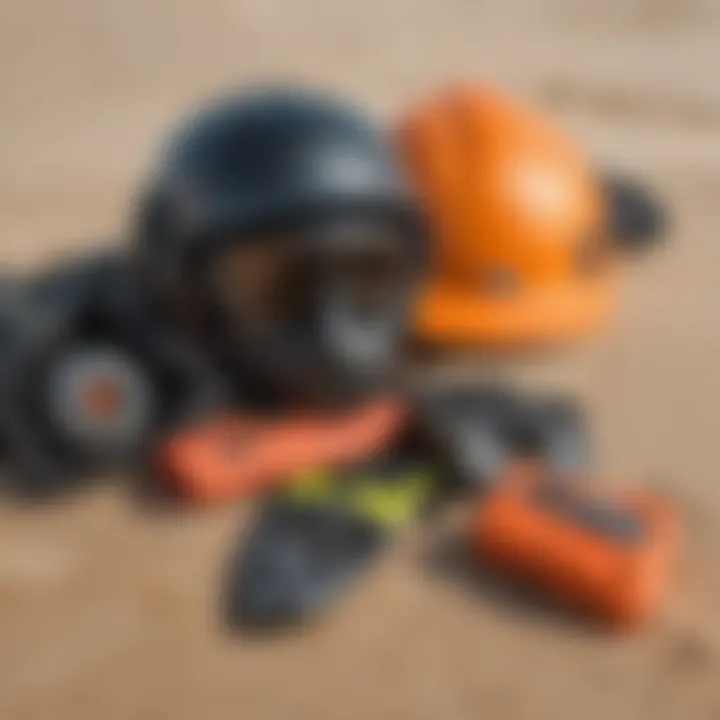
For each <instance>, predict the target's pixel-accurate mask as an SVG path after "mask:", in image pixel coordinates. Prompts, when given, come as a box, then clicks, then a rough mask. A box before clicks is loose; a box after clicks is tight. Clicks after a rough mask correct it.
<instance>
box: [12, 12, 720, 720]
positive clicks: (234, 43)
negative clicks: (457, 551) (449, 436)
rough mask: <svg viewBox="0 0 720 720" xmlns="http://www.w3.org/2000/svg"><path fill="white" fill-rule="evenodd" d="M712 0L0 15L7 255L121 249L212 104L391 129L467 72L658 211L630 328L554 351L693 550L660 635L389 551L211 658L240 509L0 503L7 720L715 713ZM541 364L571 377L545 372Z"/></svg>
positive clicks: (716, 327)
mask: <svg viewBox="0 0 720 720" xmlns="http://www.w3.org/2000/svg"><path fill="white" fill-rule="evenodd" d="M719 66H720V3H719V2H717V0H625V1H624V0H605V2H602V3H601V2H595V0H532V1H530V0H524V1H523V0H503V2H487V1H486V0H386V1H385V2H383V1H381V0H364V1H363V2H358V3H349V2H347V1H346V0H336V1H335V2H332V1H331V0H292V1H291V0H285V1H284V2H281V1H280V0H204V1H203V2H200V0H195V2H189V1H187V0H123V2H119V1H118V0H22V2H19V1H18V0H1V1H0V158H2V159H1V160H0V256H1V257H2V259H3V260H5V261H7V262H8V263H11V264H13V265H16V266H27V265H30V264H33V263H36V262H38V261H43V262H47V261H49V260H50V258H51V257H53V256H55V255H56V254H60V253H63V252H66V251H67V250H68V249H71V248H80V247H84V246H87V245H93V244H97V243H98V242H101V241H104V239H108V240H109V239H112V237H113V236H115V235H117V234H118V233H119V232H120V231H121V229H122V227H123V224H124V223H125V220H126V214H127V209H128V206H129V203H130V202H131V199H132V192H133V188H134V187H135V185H136V183H137V181H138V180H139V178H140V177H141V174H142V172H143V169H144V167H145V165H146V163H147V162H148V157H149V153H150V152H151V150H152V149H153V147H154V146H155V144H156V142H157V140H158V138H159V136H161V134H162V133H163V132H164V130H165V129H166V128H167V127H168V125H169V123H171V122H172V121H173V120H174V118H175V117H176V115H177V114H178V113H179V112H180V111H181V110H183V109H185V108H187V107H188V106H191V105H192V104H193V103H194V102H196V100H197V99H198V98H202V97H203V96H205V95H207V94H208V93H209V92H212V91H213V90H215V89H217V88H224V87H227V86H229V85H233V84H236V83H242V82H245V81H249V80H255V79H258V78H267V77H293V78H298V79H305V80H311V81H316V82H319V83H322V84H324V85H327V86H329V87H332V88H336V89H339V90H342V91H344V92H346V93H349V94H354V95H356V96H357V97H358V98H359V99H361V100H362V101H365V102H367V103H369V104H370V105H371V106H373V107H374V109H375V110H376V111H377V112H378V113H379V114H380V115H381V116H388V117H391V116H392V115H393V113H395V112H396V111H397V110H398V108H400V107H402V106H403V104H404V103H406V102H407V101H408V100H410V99H411V98H412V97H414V95H415V94H416V93H417V92H419V91H421V90H423V89H426V88H429V87H433V86H435V85H437V84H438V83H439V82H441V81H443V80H444V79H446V78H448V77H453V76H479V77H483V78H488V79H491V80H493V81H495V82H498V83H503V84H506V85H507V86H508V87H510V88H512V89H514V90H516V91H518V92H520V93H522V94H523V95H524V96H525V97H527V98H528V99H529V100H531V101H533V102H536V103H538V104H539V105H540V106H541V107H545V108H546V109H548V110H549V111H551V112H553V113H554V114H555V115H556V116H557V118H558V120H559V121H560V122H561V123H563V124H564V126H565V127H567V129H568V130H569V131H570V132H572V133H574V134H575V136H576V137H577V138H578V139H579V140H580V141H581V142H583V143H584V144H585V145H586V146H587V147H588V148H589V150H590V151H591V152H592V153H593V155H594V156H596V157H597V158H598V161H600V162H606V163H608V164H615V165H618V166H622V167H628V168H633V169H634V170H636V172H637V173H638V174H640V175H642V176H645V177H647V178H649V179H651V180H652V181H653V182H654V183H655V184H656V185H657V186H658V188H660V189H661V190H662V191H663V192H664V193H665V194H666V196H667V198H668V200H669V201H670V202H671V203H672V206H673V208H674V211H675V215H676V230H675V233H674V235H673V238H672V243H671V246H670V247H669V249H668V251H667V252H665V253H663V254H661V255H658V256H657V257H656V258H653V259H652V260H651V261H650V262H648V263H647V264H645V265H644V266H642V267H638V268H636V269H634V270H633V272H632V275H633V277H632V281H631V283H629V285H628V291H627V294H626V298H625V301H624V307H623V313H622V316H621V317H620V318H619V319H618V321H617V323H616V325H615V327H614V328H613V330H612V332H611V333H610V334H609V336H607V337H606V338H604V339H603V341H602V342H600V343H599V344H598V345H597V346H594V347H593V348H592V350H591V351H589V352H588V353H587V354H586V355H584V356H583V357H582V358H575V359H573V360H571V361H566V360H563V361H560V360H558V361H556V362H557V364H555V365H554V368H555V371H556V373H557V374H560V375H562V376H563V377H565V378H569V377H572V378H573V382H576V385H577V387H578V389H579V390H580V391H581V392H582V393H583V396H584V397H586V398H587V400H588V403H589V406H590V407H591V408H592V411H593V415H594V422H595V426H596V431H597V435H598V439H599V444H600V448H601V463H600V464H601V466H602V467H603V468H604V469H605V470H606V471H607V472H608V474H609V475H610V476H612V477H618V478H621V477H631V478H639V479H640V480H642V481H646V482H648V483H655V484H659V485H661V486H662V487H663V488H664V489H665V490H666V491H667V492H669V493H670V494H671V495H672V496H673V497H674V498H675V499H676V501H677V503H678V506H679V508H680V509H681V512H682V513H683V516H684V518H685V521H686V525H687V533H686V535H687V536H686V542H685V549H684V554H683V560H682V563H681V567H680V572H679V578H678V582H677V585H676V587H675V589H674V590H673V593H672V595H671V597H670V598H669V603H668V608H667V611H666V613H665V615H664V616H663V618H662V619H661V621H660V622H659V624H658V626H657V627H656V628H654V629H652V630H651V631H650V632H648V633H647V634H645V635H643V636H641V637H637V638H631V639H614V638H608V637H606V636H602V635H599V634H597V633H593V632H591V631H590V630H588V629H587V628H584V627H582V626H579V625H578V624H576V623H573V622H571V621H570V620H567V619H564V618H563V617H561V616H555V615H550V614H548V613H546V612H542V611H539V610H538V609H536V608H532V607H531V606H528V605H524V604H522V603H517V602H511V601H510V600H509V599H508V598H506V597H505V596H504V595H503V594H502V593H499V592H497V591H496V590H495V589H493V587H492V586H490V585H488V584H486V583H469V582H467V579H466V578H464V579H463V580H462V581H460V579H459V578H458V577H454V576H453V574H452V573H450V576H449V577H443V578H437V577H435V575H434V573H433V572H431V571H430V570H429V567H428V563H427V562H424V561H423V556H424V554H425V553H424V552H422V550H423V548H425V547H426V546H432V539H427V538H426V539H425V540H424V541H423V542H421V543H419V544H418V543H415V544H413V543H409V544H408V545H407V546H404V547H401V548H399V549H398V551H397V553H396V555H395V556H393V557H391V558H388V560H387V562H386V563H385V564H384V565H383V567H382V568H379V569H378V571H377V572H376V573H375V574H374V575H373V577H372V578H371V579H368V582H366V583H365V584H364V586H363V587H362V589H361V590H360V592H359V593H358V594H357V596H355V597H354V598H353V599H352V601H350V602H349V603H347V604H346V605H345V606H343V607H342V608H339V610H338V613H337V615H336V616H335V617H333V618H331V619H329V621H328V622H327V623H326V624H325V625H324V626H323V627H321V628H319V629H317V630H315V631H313V632H311V633H308V634H305V635H302V636H299V637H296V638H293V639H292V641H289V640H288V641H276V642H270V643H260V642H251V641H247V640H245V641H237V640H235V641H232V640H230V639H228V638H226V637H225V636H224V634H223V633H222V632H221V630H220V628H219V626H218V623H217V619H216V615H215V610H216V604H217V600H216V598H217V591H218V587H219V584H220V581H221V578H222V572H223V566H224V563H225V562H226V560H227V555H228V552H229V549H230V546H231V542H232V541H233V539H234V537H235V535H236V533H237V532H238V527H239V524H241V523H240V518H239V515H244V514H246V512H247V510H246V509H226V510H222V511H220V512H213V513H203V514H185V515H180V516H178V515H164V514H161V515H160V516H155V515H153V514H151V513H147V512H144V511H143V510H142V509H140V508H138V507H137V505H136V504H135V503H133V502H132V500H131V499H130V498H128V497H127V496H126V495H125V494H124V493H123V492H122V491H120V490H117V491H114V490H109V491H98V492H96V493H93V494H92V495H91V496H89V497H87V496H86V497H83V498H80V499H78V501H77V502H75V503H73V504H71V505H68V506H66V507H61V508H49V509H35V510H20V509H18V508H13V507H2V508H0V718H3V720H25V719H27V720H30V719H38V720H39V719H41V718H42V719H43V720H45V719H47V718H53V719H55V720H64V719H65V718H68V719H72V720H85V718H88V719H89V718H93V719H94V720H97V719H98V718H102V720H113V719H114V718H123V719H128V718H142V719H147V720H161V719H164V718H172V719H173V720H185V719H189V718H210V717H212V718H224V717H242V718H246V719H247V720H255V719H256V718H257V720H262V719H264V718H268V719H271V718H272V719H277V718H283V717H286V718H298V719H300V718H308V719H310V720H322V719H323V718H332V719H334V720H336V719H338V718H363V719H366V718H375V719H377V720H380V719H381V718H393V720H400V718H413V719H418V720H420V719H422V718H428V719H430V718H433V719H435V718H453V719H457V720H461V719H464V718H468V719H469V718H479V717H483V718H491V719H493V720H494V719H498V720H504V719H505V718H507V719H514V718H552V719H553V720H562V719H563V718H567V719H568V720H577V719H578V718H582V719H583V720H593V719H595V718H597V719H598V720H599V719H604V718H609V717H613V718H615V719H616V720H623V719H625V718H627V719H630V718H633V719H638V718H653V719H655V718H658V719H660V718H678V719H679V718H687V719H693V720H695V719H698V720H700V719H702V718H719V717H720V619H718V615H717V604H718V600H720V566H719V565H718V561H717V558H718V550H720V531H719V530H718V527H717V523H718V522H719V521H720V483H718V481H717V480H718V479H717V471H716V462H717V457H716V453H717V438H716V434H717V431H718V429H719V427H720V424H719V423H718V417H717V408H718V405H719V404H720V380H719V379H718V373H717V368H718V366H720V321H719V320H718V308H719V307H720V283H718V267H719V266H720V245H719V244H718V243H717V240H716V237H715V235H716V228H717V225H718V223H719V222H720V202H718V198H720V84H718V82H717V76H716V75H717V72H716V71H717V68H718V67H719ZM561 362H562V364H560V363H561Z"/></svg>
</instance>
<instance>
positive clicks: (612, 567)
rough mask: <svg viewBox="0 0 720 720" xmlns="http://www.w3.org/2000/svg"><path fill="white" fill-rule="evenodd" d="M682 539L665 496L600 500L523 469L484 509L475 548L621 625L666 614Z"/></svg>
mask: <svg viewBox="0 0 720 720" xmlns="http://www.w3.org/2000/svg"><path fill="white" fill-rule="evenodd" d="M676 538H677V523H676V520H675V516H674V513H673V512H672V509H671V508H670V507H669V506H668V505H667V504H666V503H664V502H663V501H661V500H659V499H656V498H652V497H650V496H648V495H646V494H644V493H636V494H634V495H632V496H630V495H625V496H623V497H617V496H616V497H613V498H607V497H603V498H600V497H599V496H592V495H591V494H589V493H587V492H582V491H581V490H580V489H578V488H577V487H574V486H573V487H570V486H567V485H564V484H561V483H559V482H557V481H554V480H553V479H547V478H545V477H543V471H542V470H541V469H539V468H534V467H519V468H515V469H514V470H513V471H512V472H511V473H510V475H509V477H508V478H506V479H505V481H503V482H501V483H499V484H498V486H497V488H496V489H495V490H494V491H493V492H492V493H491V495H490V496H489V497H488V498H487V500H485V501H484V502H483V504H482V505H481V507H480V509H479V510H478V512H477V515H476V516H475V520H474V525H473V528H472V538H471V543H472V550H473V553H474V555H475V556H476V557H478V558H479V559H481V560H482V561H484V562H486V563H488V564H489V565H491V566H494V567H495V568H496V569H498V570H500V571H501V572H503V573H505V574H507V575H509V576H511V577H513V578H515V579H518V580H525V581H528V582H529V583H530V584H532V585H534V586H535V587H536V588H538V589H539V590H541V591H543V592H544V593H546V594H547V595H549V596H551V597H552V598H553V599H555V600H557V601H559V602H561V603H562V604H564V605H566V606H568V607H571V608H573V609H575V610H578V611H580V612H582V613H584V614H586V615H590V616H592V617H594V618H596V619H599V620H601V621H605V622H607V623H609V624H611V625H614V626H616V627H618V628H620V627H630V626H634V625H637V624H639V623H641V622H642V621H644V620H646V619H647V618H648V617H650V616H651V615H652V614H653V613H654V612H655V611H656V610H657V609H658V607H659V605H660V601H661V598H662V595H663V591H664V588H665V584H666V578H667V574H668V569H669V566H670V564H671V560H672V558H673V556H674V554H675V547H676V544H677V543H676Z"/></svg>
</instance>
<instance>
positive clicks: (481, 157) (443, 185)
mask: <svg viewBox="0 0 720 720" xmlns="http://www.w3.org/2000/svg"><path fill="white" fill-rule="evenodd" d="M398 139H399V143H400V148H401V152H402V154H403V156H404V158H405V160H406V162H407V164H408V166H409V169H410V174H411V176H412V177H413V178H414V179H415V181H416V183H417V185H418V190H419V193H420V196H421V198H422V199H423V201H424V202H425V204H426V207H427V209H428V211H429V214H430V221H431V225H432V226H433V230H434V236H435V256H434V258H433V261H432V276H431V280H430V284H429V287H428V289H427V291H426V292H425V294H424V296H423V297H422V298H421V302H420V305H419V308H418V317H417V331H418V335H419V337H420V338H421V339H424V340H426V341H429V342H436V343H447V344H459V345H478V346H483V347H488V348H500V349H503V348H517V347H519V346H527V345H531V346H533V345H538V344H542V345H545V344H549V343H555V342H558V341H562V340H569V339H572V338H575V337H577V336H579V335H582V334H584V333H586V332H588V331H591V330H594V329H596V328H598V327H599V326H600V325H601V324H602V323H603V321H604V320H605V319H606V318H607V316H608V314H609V311H610V309H611V307H612V303H613V298H614V295H615V292H614V291H615V286H616V275H617V265H618V263H617V259H618V257H617V256H618V254H619V253H618V252H617V251H618V248H619V244H618V243H616V242H613V231H611V229H610V228H609V221H610V220H611V219H613V222H614V224H615V225H616V226H617V227H618V230H617V233H619V234H620V235H621V236H622V238H623V239H627V240H628V243H629V242H630V240H633V241H634V243H635V244H639V241H640V240H642V239H647V238H648V237H651V236H654V235H655V234H656V229H657V228H656V225H657V217H656V215H657V212H656V208H654V207H651V205H650V204H649V199H648V198H647V197H646V196H644V195H643V194H642V193H641V192H638V189H637V188H635V187H634V186H632V184H628V183H622V182H621V183H618V182H614V183H613V184H612V186H611V189H612V190H613V192H611V193H608V192H605V190H606V187H605V185H604V184H603V182H601V181H600V179H599V177H598V176H597V175H596V174H595V173H594V172H593V170H592V168H591V167H590V166H589V164H588V162H587V161H586V159H585V158H584V157H583V155H582V154H581V153H580V152H579V151H578V149H577V148H575V147H574V146H573V144H572V143H571V142H570V141H569V140H568V139H567V138H566V137H565V136H564V135H563V134H562V133H560V132H558V131H557V130H556V129H555V128H554V127H552V126H551V125H550V124H549V123H547V122H546V121H545V119H544V118H543V117H540V116H538V115H537V114H535V113H534V112H532V111H530V110H528V109H526V108H524V107H522V106H520V105H518V104H516V103H515V102H513V101H512V100H511V99H509V98H508V97H506V96H504V95H503V94H501V93H499V92H497V91H495V90H491V89H488V88H485V87H462V88H456V89H454V90H451V91H448V92H445V93H443V94H441V95H439V96H437V97H434V98H431V99H430V100H429V101H428V102H425V103H423V104H421V105H420V106H418V107H416V108H415V109H413V110H411V112H410V113H409V114H408V115H407V116H406V117H405V118H404V119H403V120H402V122H401V123H400V127H399V134H398ZM609 198H612V204H613V207H612V208H610V207H609V205H610V201H609ZM618 204H619V205H621V206H624V207H622V208H621V209H622V210H623V212H619V211H618V208H617V207H614V206H616V205H618ZM611 210H612V212H611ZM621 226H623V227H621Z"/></svg>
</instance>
